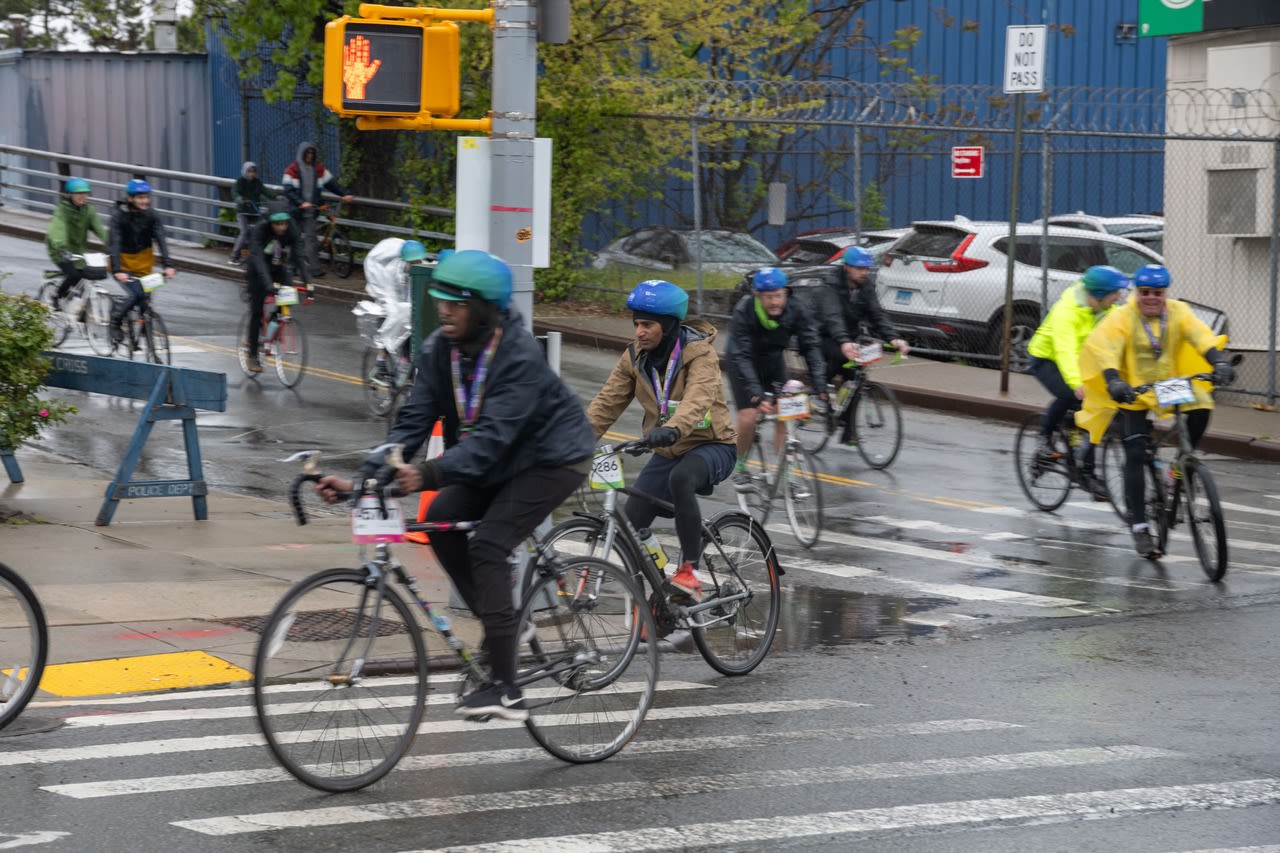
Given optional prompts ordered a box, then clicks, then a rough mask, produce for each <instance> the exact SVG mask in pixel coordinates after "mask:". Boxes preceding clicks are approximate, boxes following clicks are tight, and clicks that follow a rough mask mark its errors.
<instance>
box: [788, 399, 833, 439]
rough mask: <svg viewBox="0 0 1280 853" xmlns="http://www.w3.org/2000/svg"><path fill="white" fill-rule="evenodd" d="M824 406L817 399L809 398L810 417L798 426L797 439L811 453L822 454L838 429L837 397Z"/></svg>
mask: <svg viewBox="0 0 1280 853" xmlns="http://www.w3.org/2000/svg"><path fill="white" fill-rule="evenodd" d="M830 397H831V399H830V400H829V401H828V402H827V403H826V405H823V404H822V401H821V400H818V399H817V398H816V397H810V398H809V417H808V418H806V419H805V420H803V421H801V422H800V423H799V424H797V425H796V438H798V439H800V443H801V444H802V445H804V449H805V450H807V451H809V452H810V453H821V452H822V449H823V448H824V447H826V446H827V441H828V440H830V438H831V433H833V432H835V428H836V412H835V406H836V395H835V394H832V395H830Z"/></svg>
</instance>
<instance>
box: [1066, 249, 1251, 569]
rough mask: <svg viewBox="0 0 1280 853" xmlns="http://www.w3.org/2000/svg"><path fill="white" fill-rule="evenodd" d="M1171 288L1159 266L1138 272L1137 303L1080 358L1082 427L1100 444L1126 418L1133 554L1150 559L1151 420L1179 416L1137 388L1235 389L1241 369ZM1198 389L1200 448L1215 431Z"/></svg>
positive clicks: (1209, 398)
mask: <svg viewBox="0 0 1280 853" xmlns="http://www.w3.org/2000/svg"><path fill="white" fill-rule="evenodd" d="M1170 281H1171V278H1170V276H1169V271H1168V270H1167V269H1165V268H1164V267H1162V266H1159V265H1157V264H1148V265H1147V266H1145V267H1143V268H1142V269H1140V270H1138V271H1137V272H1136V273H1134V276H1133V283H1134V289H1135V290H1136V291H1137V293H1136V295H1135V298H1133V299H1131V300H1129V303H1128V304H1126V305H1123V306H1121V307H1120V308H1119V309H1117V310H1116V311H1113V312H1112V313H1111V315H1110V316H1108V317H1107V318H1106V319H1104V320H1103V321H1102V322H1101V323H1099V324H1098V327H1097V328H1096V329H1094V331H1093V332H1092V333H1091V334H1090V335H1089V337H1088V338H1086V339H1085V342H1084V348H1083V349H1082V350H1081V351H1080V375H1081V377H1082V378H1083V379H1084V407H1083V409H1082V410H1081V412H1080V414H1079V415H1077V416H1076V423H1077V424H1079V425H1080V426H1081V427H1083V428H1084V429H1087V430H1089V434H1090V436H1091V437H1092V439H1093V440H1094V441H1095V442H1097V441H1100V440H1101V439H1102V434H1103V433H1104V432H1106V429H1107V426H1108V425H1109V424H1110V423H1111V419H1112V417H1119V418H1120V426H1121V435H1122V436H1123V438H1124V459H1125V466H1124V491H1125V499H1126V503H1127V506H1128V508H1129V511H1128V516H1129V524H1130V526H1131V529H1132V532H1133V544H1134V548H1136V549H1137V552H1138V553H1139V554H1140V555H1142V556H1143V557H1146V558H1148V559H1155V558H1157V557H1159V556H1161V554H1160V549H1159V546H1158V545H1157V543H1156V542H1155V540H1154V538H1153V537H1152V536H1151V533H1150V531H1149V530H1148V528H1147V519H1146V509H1145V507H1146V495H1145V483H1144V481H1143V480H1144V478H1143V466H1144V465H1145V463H1146V455H1147V447H1148V445H1149V443H1150V441H1151V423H1150V421H1149V420H1148V418H1147V414H1148V412H1155V413H1156V414H1157V415H1158V416H1159V417H1162V418H1163V417H1169V416H1170V415H1171V414H1172V413H1173V412H1172V410H1171V409H1169V408H1164V407H1161V406H1159V405H1157V403H1156V399H1155V394H1153V393H1152V392H1150V391H1148V392H1146V393H1143V394H1141V395H1139V394H1137V393H1136V392H1135V391H1134V386H1135V385H1145V384H1147V383H1149V382H1157V381H1160V380H1163V379H1169V378H1171V377H1175V376H1188V375H1191V374H1195V373H1208V372H1209V371H1210V370H1211V369H1212V371H1213V384H1214V385H1229V384H1231V382H1232V381H1234V379H1235V369H1234V368H1232V366H1231V363H1230V361H1229V359H1228V357H1227V355H1226V354H1225V353H1224V352H1223V351H1222V347H1223V346H1225V345H1226V338H1225V337H1224V336H1219V335H1214V333H1213V331H1212V330H1211V329H1210V328H1209V327H1208V326H1207V325H1205V324H1204V323H1203V322H1202V321H1201V320H1200V318H1199V317H1197V316H1196V315H1195V313H1194V312H1192V310H1191V307H1190V306H1189V305H1187V304H1186V303H1185V302H1182V301H1180V300H1177V299H1168V298H1167V294H1168V289H1169V284H1170ZM1193 387H1194V390H1195V395H1196V401H1195V402H1194V403H1188V404H1185V405H1183V407H1182V409H1183V411H1185V412H1186V413H1187V431H1188V433H1189V434H1190V438H1191V445H1192V446H1193V447H1194V446H1195V445H1196V444H1198V443H1199V442H1200V438H1201V437H1202V436H1203V435H1204V432H1205V430H1206V429H1208V427H1209V415H1210V412H1211V410H1212V409H1213V394H1212V386H1210V385H1209V384H1208V383H1205V382H1195V383H1193Z"/></svg>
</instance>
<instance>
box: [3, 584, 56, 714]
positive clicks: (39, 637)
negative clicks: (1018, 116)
mask: <svg viewBox="0 0 1280 853" xmlns="http://www.w3.org/2000/svg"><path fill="white" fill-rule="evenodd" d="M48 653H49V629H48V627H47V626H46V624H45V621H44V610H43V609H42V608H41V607H40V601H39V600H38V599H37V598H36V595H35V593H34V592H32V591H31V587H30V586H28V585H27V582H26V581H24V580H23V579H22V577H21V576H20V575H19V574H18V573H17V572H15V571H13V569H10V568H9V567H8V566H6V565H4V564H3V563H0V729H2V728H4V727H5V726H7V725H8V724H9V723H11V722H13V721H14V720H15V719H16V718H17V716H18V715H19V714H21V713H22V709H23V708H25V707H27V703H28V702H30V701H31V697H32V696H34V695H35V694H36V689H37V688H38V687H39V686H40V676H42V675H43V674H44V663H45V658H46V656H47V655H48Z"/></svg>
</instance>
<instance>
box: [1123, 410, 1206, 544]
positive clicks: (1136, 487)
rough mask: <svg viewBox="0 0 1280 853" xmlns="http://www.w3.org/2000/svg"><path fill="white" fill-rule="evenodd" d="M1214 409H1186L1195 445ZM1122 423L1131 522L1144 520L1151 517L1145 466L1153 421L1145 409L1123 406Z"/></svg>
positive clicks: (1189, 428) (1141, 522) (1125, 491)
mask: <svg viewBox="0 0 1280 853" xmlns="http://www.w3.org/2000/svg"><path fill="white" fill-rule="evenodd" d="M1210 411H1211V410H1210V409H1193V410H1192V411H1190V412H1187V413H1186V418H1187V434H1188V436H1189V437H1190V438H1191V446H1192V447H1196V446H1197V445H1199V444H1200V439H1201V438H1203V437H1204V431H1205V430H1206V429H1208V428H1209V414H1210ZM1116 420H1117V421H1119V423H1120V435H1121V436H1123V437H1124V497H1125V501H1127V502H1128V506H1129V523H1130V524H1144V523H1146V520H1147V509H1146V502H1147V498H1146V493H1147V490H1146V485H1147V484H1146V479H1145V478H1144V476H1143V473H1142V469H1143V467H1144V466H1145V465H1146V462H1147V448H1148V447H1149V446H1150V444H1151V421H1149V420H1147V413H1146V411H1145V410H1139V411H1134V410H1132V409H1120V410H1118V411H1117V412H1116Z"/></svg>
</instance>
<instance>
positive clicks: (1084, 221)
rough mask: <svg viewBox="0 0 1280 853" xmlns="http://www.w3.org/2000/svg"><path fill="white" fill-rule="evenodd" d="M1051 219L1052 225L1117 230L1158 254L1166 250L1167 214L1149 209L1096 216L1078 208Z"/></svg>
mask: <svg viewBox="0 0 1280 853" xmlns="http://www.w3.org/2000/svg"><path fill="white" fill-rule="evenodd" d="M1048 221H1049V224H1050V225H1061V226H1063V227H1065V228H1079V229H1081V230H1083V231H1098V232H1101V233H1103V234H1114V235H1116V236H1117V237H1123V238H1125V239H1126V240H1132V241H1133V242H1135V243H1141V244H1142V245H1144V246H1146V247H1148V248H1149V249H1151V250H1152V251H1153V252H1155V253H1156V254H1159V255H1163V254H1164V217H1163V216H1154V215H1152V214H1147V213H1132V214H1129V215H1128V216H1092V215H1090V214H1088V213H1085V212H1084V211H1083V210H1077V211H1076V212H1075V213H1063V214H1059V215H1058V216H1050V217H1049V220H1048ZM1031 224H1032V225H1039V224H1040V220H1038V219H1037V220H1036V221H1035V222H1033V223H1031Z"/></svg>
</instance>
